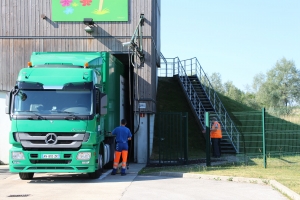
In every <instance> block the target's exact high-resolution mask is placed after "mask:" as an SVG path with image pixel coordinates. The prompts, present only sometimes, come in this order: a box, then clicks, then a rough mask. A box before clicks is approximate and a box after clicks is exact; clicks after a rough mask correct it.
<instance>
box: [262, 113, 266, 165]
mask: <svg viewBox="0 0 300 200" xmlns="http://www.w3.org/2000/svg"><path fill="white" fill-rule="evenodd" d="M262 134H263V157H264V168H267V157H266V132H265V108H263V109H262Z"/></svg>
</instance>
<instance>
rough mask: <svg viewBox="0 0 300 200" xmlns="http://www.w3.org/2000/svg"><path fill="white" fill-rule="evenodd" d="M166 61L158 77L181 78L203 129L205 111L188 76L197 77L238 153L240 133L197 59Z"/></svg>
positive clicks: (168, 59)
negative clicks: (175, 76) (176, 76)
mask: <svg viewBox="0 0 300 200" xmlns="http://www.w3.org/2000/svg"><path fill="white" fill-rule="evenodd" d="M166 60H167V63H166V64H165V65H162V64H161V68H160V69H159V71H158V76H161V77H172V76H174V75H178V76H179V78H180V81H181V83H182V85H183V88H184V90H185V92H186V94H187V96H188V99H189V100H190V102H191V104H192V107H193V108H194V110H195V113H197V117H198V119H199V120H200V123H201V125H202V127H205V120H204V113H205V109H204V107H203V105H202V103H201V100H200V98H199V97H198V95H197V92H196V91H195V89H194V87H193V85H192V83H191V82H190V80H189V78H188V76H192V75H193V76H197V78H198V80H199V81H200V83H201V85H202V88H203V90H204V91H205V93H206V95H207V98H208V99H209V101H210V102H211V104H212V107H213V109H214V111H215V115H216V116H217V117H218V119H219V122H220V123H221V124H222V127H223V134H224V133H225V134H226V135H227V136H228V139H229V140H230V141H231V143H232V145H233V147H234V149H235V150H236V152H237V153H238V152H239V136H240V133H239V131H238V130H237V128H236V126H235V124H234V123H233V121H232V120H231V118H230V116H229V114H228V113H227V111H226V109H225V107H224V106H223V104H222V102H221V100H220V99H219V97H218V95H217V93H216V92H215V91H214V89H213V87H212V85H211V83H210V81H209V79H208V77H207V75H206V74H205V72H204V70H203V68H202V67H201V65H200V63H199V62H198V60H197V58H192V59H187V60H182V61H180V60H179V58H178V57H176V58H171V59H170V58H167V59H166Z"/></svg>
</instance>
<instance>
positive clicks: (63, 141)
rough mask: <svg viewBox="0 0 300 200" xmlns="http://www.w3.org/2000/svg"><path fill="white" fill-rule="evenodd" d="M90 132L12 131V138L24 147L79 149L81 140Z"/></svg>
mask: <svg viewBox="0 0 300 200" xmlns="http://www.w3.org/2000/svg"><path fill="white" fill-rule="evenodd" d="M89 136H90V134H89V133H85V132H79V133H73V132H72V133H43V132H41V133H32V132H28V133H14V139H15V140H16V141H18V142H20V143H21V144H22V147H23V148H24V149H31V150H34V149H36V150H37V149H52V150H55V149H63V150H67V149H72V150H74V149H79V148H80V147H81V144H82V142H86V141H88V139H89Z"/></svg>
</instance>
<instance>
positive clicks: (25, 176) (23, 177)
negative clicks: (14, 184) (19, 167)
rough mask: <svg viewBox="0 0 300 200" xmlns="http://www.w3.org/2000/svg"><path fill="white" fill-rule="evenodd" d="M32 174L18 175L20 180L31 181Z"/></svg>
mask: <svg viewBox="0 0 300 200" xmlns="http://www.w3.org/2000/svg"><path fill="white" fill-rule="evenodd" d="M33 175H34V173H21V172H20V173H19V177H20V179H22V180H31V179H32V178H33Z"/></svg>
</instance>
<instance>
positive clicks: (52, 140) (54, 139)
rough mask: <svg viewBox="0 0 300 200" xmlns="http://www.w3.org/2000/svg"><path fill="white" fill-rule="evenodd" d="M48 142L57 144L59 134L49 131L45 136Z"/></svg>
mask: <svg viewBox="0 0 300 200" xmlns="http://www.w3.org/2000/svg"><path fill="white" fill-rule="evenodd" d="M45 142H46V144H56V143H57V135H56V134H55V133H48V134H47V135H46V138H45Z"/></svg>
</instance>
